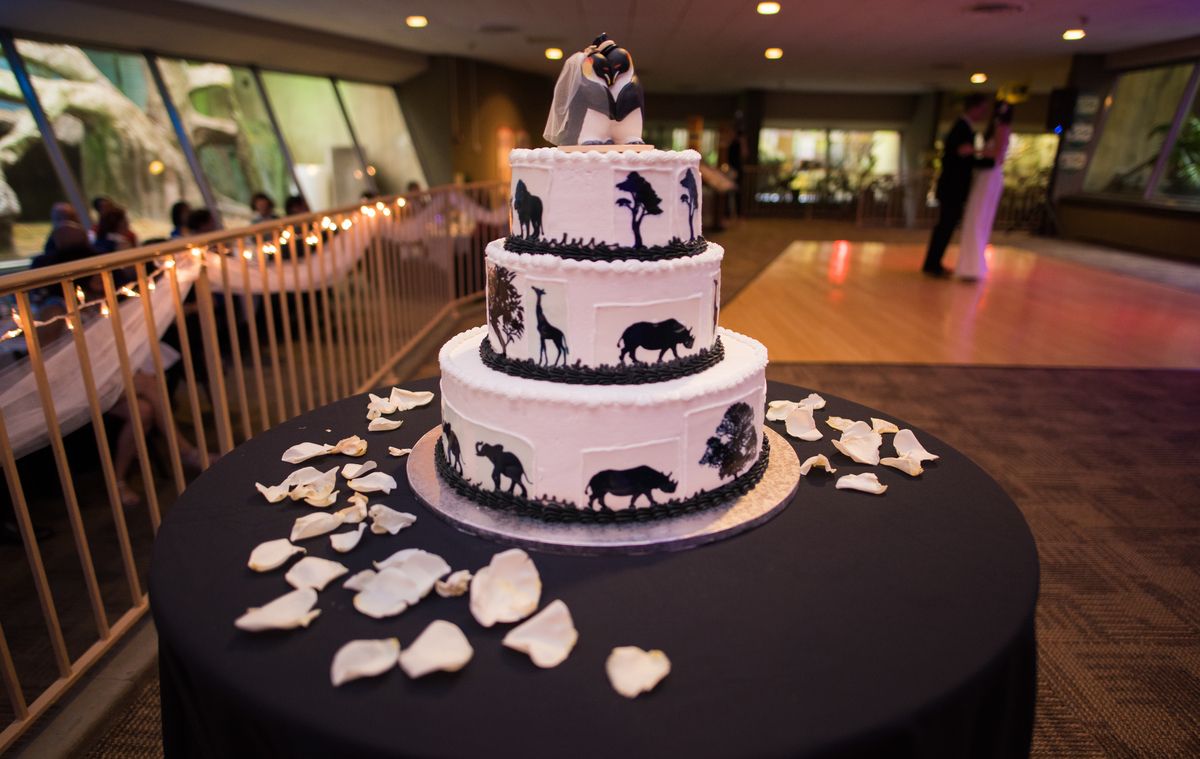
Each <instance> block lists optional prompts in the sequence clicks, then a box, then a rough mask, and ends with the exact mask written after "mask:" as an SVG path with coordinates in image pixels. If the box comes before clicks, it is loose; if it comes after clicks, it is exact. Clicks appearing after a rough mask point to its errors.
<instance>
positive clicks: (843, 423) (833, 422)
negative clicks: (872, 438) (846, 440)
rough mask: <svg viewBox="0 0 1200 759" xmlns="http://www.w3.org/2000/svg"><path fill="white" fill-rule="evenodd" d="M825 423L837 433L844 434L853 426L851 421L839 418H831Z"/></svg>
mask: <svg viewBox="0 0 1200 759" xmlns="http://www.w3.org/2000/svg"><path fill="white" fill-rule="evenodd" d="M825 423H826V424H828V425H829V426H830V427H832V428H834V429H835V430H837V431H838V432H845V431H846V430H848V429H850V427H851V425H853V424H854V420H853V419H846V418H844V417H840V416H831V417H828V418H827V419H826V420H825Z"/></svg>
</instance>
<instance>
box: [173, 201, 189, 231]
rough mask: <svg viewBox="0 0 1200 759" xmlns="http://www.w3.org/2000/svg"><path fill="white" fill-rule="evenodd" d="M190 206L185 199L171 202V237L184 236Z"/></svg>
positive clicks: (186, 229)
mask: <svg viewBox="0 0 1200 759" xmlns="http://www.w3.org/2000/svg"><path fill="white" fill-rule="evenodd" d="M191 212H192V207H191V206H189V205H188V203H187V201H186V200H177V201H175V202H174V203H172V204H171V238H172V239H174V238H176V237H186V236H187V235H188V234H189V232H188V227H187V218H188V214H190V213H191Z"/></svg>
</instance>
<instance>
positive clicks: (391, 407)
mask: <svg viewBox="0 0 1200 759" xmlns="http://www.w3.org/2000/svg"><path fill="white" fill-rule="evenodd" d="M367 398H368V400H367V418H368V419H378V418H379V417H380V416H383V415H384V414H394V413H396V404H394V403H392V401H391V399H390V398H380V397H379V396H378V395H375V393H367ZM372 414H374V416H372Z"/></svg>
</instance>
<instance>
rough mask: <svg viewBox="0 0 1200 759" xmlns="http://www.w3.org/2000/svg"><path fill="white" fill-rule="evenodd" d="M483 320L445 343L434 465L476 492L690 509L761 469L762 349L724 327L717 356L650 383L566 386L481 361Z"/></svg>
mask: <svg viewBox="0 0 1200 759" xmlns="http://www.w3.org/2000/svg"><path fill="white" fill-rule="evenodd" d="M486 335H487V331H486V328H484V327H478V328H476V329H472V330H468V331H467V332H464V333H462V334H460V335H458V336H456V337H454V338H453V339H451V340H450V341H449V342H447V343H446V344H445V345H444V346H443V347H442V351H441V354H440V356H439V360H440V363H441V370H442V392H441V399H442V420H443V423H442V436H441V440H440V443H439V446H438V453H437V457H438V461H439V471H440V472H441V474H442V476H443V479H445V480H446V481H447V483H448V484H450V485H451V486H453V487H455V489H456V490H459V492H462V493H464V494H466V495H470V496H471V497H473V498H475V499H476V500H477V501H479V502H480V503H483V504H485V505H489V506H495V507H497V508H505V509H510V510H513V511H516V512H517V513H522V514H529V515H534V516H545V517H547V518H564V514H565V515H567V518H570V516H571V515H572V514H594V515H599V514H618V515H621V516H622V517H623V518H633V517H640V516H643V515H645V516H651V515H653V516H669V515H670V514H671V513H674V512H687V511H693V510H695V509H697V508H701V507H703V506H707V505H711V504H712V503H714V502H716V501H719V500H721V499H724V498H729V497H733V496H736V495H738V494H739V493H740V492H744V491H745V490H746V489H748V488H749V487H751V486H752V485H753V482H754V481H755V480H756V478H757V476H759V475H761V473H762V470H763V467H764V466H765V464H766V461H765V446H764V439H763V434H762V428H763V421H764V410H765V406H766V366H767V351H766V349H765V348H764V347H763V346H762V344H760V343H759V342H757V341H756V340H753V339H751V338H749V337H745V336H743V335H739V334H737V333H735V332H730V331H728V330H724V329H722V330H719V335H720V337H721V341H722V343H723V344H724V347H725V357H724V359H723V360H722V361H721V362H720V363H719V364H717V365H716V366H713V367H711V368H709V369H706V370H705V371H703V372H700V373H698V374H695V375H692V376H689V377H683V378H680V379H675V380H670V381H667V382H659V383H653V384H645V385H605V386H589V385H571V384H564V383H554V382H546V381H540V380H530V379H522V378H518V377H511V376H508V375H506V374H502V373H500V372H496V371H494V370H492V369H490V368H488V367H486V366H485V365H484V364H483V362H482V361H481V359H480V357H479V344H480V342H481V341H482V340H484V339H485V337H486Z"/></svg>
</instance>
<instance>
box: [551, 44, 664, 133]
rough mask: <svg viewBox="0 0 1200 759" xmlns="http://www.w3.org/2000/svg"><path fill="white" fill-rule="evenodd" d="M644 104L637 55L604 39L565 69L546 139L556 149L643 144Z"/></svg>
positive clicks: (576, 54) (564, 67) (590, 46)
mask: <svg viewBox="0 0 1200 759" xmlns="http://www.w3.org/2000/svg"><path fill="white" fill-rule="evenodd" d="M644 104H645V95H644V94H643V92H642V84H641V82H640V81H638V78H637V74H635V73H634V68H633V56H631V55H630V54H629V51H628V50H626V49H625V48H623V47H618V46H617V43H616V42H614V41H612V40H610V39H609V38H608V35H607V34H601V35H600V36H599V37H597V38H596V39H595V40H593V42H592V44H591V45H589V46H588V47H587V48H585V49H584V50H583V51H581V52H578V53H575V54H574V55H572V56H571V57H570V58H568V59H567V62H566V63H565V64H564V65H563V70H562V73H561V74H559V76H558V83H557V84H556V85H555V86H554V103H553V105H551V106H550V116H549V118H547V119H546V130H545V132H544V133H543V136H544V137H545V138H546V140H547V141H548V142H551V143H553V144H555V145H614V144H617V145H641V144H643V143H642V106H643V105H644Z"/></svg>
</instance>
